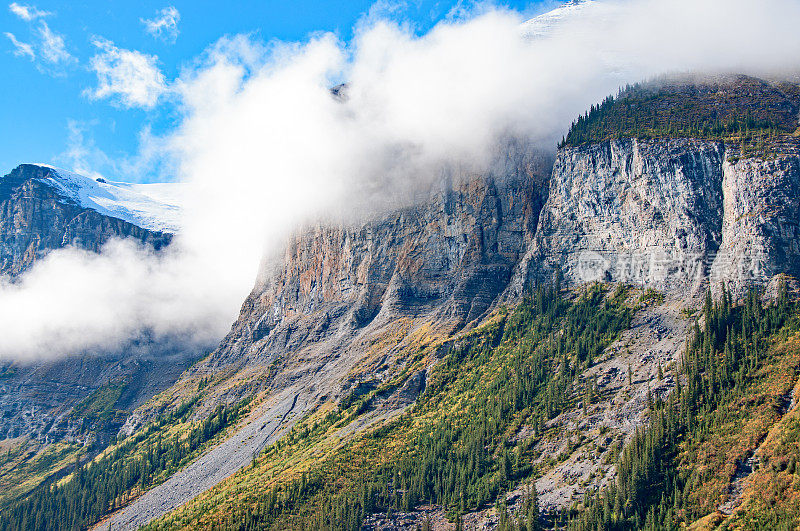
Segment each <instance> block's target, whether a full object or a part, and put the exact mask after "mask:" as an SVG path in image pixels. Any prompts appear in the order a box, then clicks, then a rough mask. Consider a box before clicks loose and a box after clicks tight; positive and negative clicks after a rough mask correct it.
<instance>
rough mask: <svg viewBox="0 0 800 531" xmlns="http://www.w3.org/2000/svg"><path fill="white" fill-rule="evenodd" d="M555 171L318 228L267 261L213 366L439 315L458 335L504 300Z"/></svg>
mask: <svg viewBox="0 0 800 531" xmlns="http://www.w3.org/2000/svg"><path fill="white" fill-rule="evenodd" d="M549 168H550V166H549V161H547V160H545V159H541V158H537V157H534V158H525V159H524V160H521V161H517V163H514V164H510V165H509V166H508V167H507V168H506V169H505V172H504V173H503V174H500V175H490V176H488V177H473V178H467V177H463V178H461V177H459V178H457V179H455V180H454V181H453V182H451V181H449V180H446V181H445V182H443V183H441V186H440V188H439V189H437V190H436V191H434V192H433V193H432V194H431V197H430V200H428V201H425V202H423V203H421V204H419V205H417V206H413V207H408V208H404V209H401V210H398V211H395V212H391V213H389V214H386V215H383V216H379V217H377V218H374V219H372V220H370V221H368V222H366V223H364V224H363V225H360V226H348V225H345V224H342V223H337V224H332V225H331V224H326V225H323V224H318V225H315V226H312V227H309V228H307V229H306V230H304V231H302V232H300V233H299V234H297V235H296V236H295V237H293V238H292V239H291V241H290V242H289V243H288V245H287V246H286V250H285V252H284V254H283V256H280V257H278V258H277V259H275V260H273V261H269V262H268V263H267V265H266V266H265V267H264V269H263V271H262V274H261V275H260V278H261V281H260V282H259V283H258V285H257V286H256V287H255V289H254V290H253V292H252V293H251V294H250V296H249V297H248V298H247V300H246V301H245V302H244V305H243V307H242V311H241V315H240V317H239V319H238V320H237V322H236V323H235V324H234V326H233V329H232V331H231V333H230V334H229V335H228V337H227V338H226V339H225V340H224V341H223V343H222V345H221V346H220V348H219V349H218V350H217V352H215V353H214V354H213V355H212V356H211V358H210V359H209V363H210V364H225V363H229V362H231V361H233V360H236V359H241V358H242V357H247V358H250V359H255V360H258V361H259V362H267V361H268V360H271V359H273V358H274V357H275V356H276V355H277V354H278V353H289V352H296V351H297V350H299V349H302V348H303V347H304V346H305V345H308V344H311V343H317V342H321V341H323V340H325V339H329V338H331V337H341V338H345V337H351V336H352V334H355V333H358V332H359V331H361V330H363V329H365V328H366V327H368V325H370V324H371V323H372V322H373V321H376V320H377V322H378V323H384V322H386V321H387V320H390V319H392V318H396V317H411V318H414V317H420V316H423V315H431V316H432V315H435V316H436V318H437V319H440V320H446V321H452V322H454V323H456V326H461V325H463V324H466V323H468V322H470V321H473V320H475V319H477V318H478V317H480V316H481V315H482V314H483V313H484V312H485V311H486V310H487V309H488V308H489V307H490V305H491V304H492V303H493V302H494V300H495V299H496V297H497V296H498V294H500V293H502V291H503V290H504V289H505V288H506V285H507V283H508V281H509V279H510V278H511V274H512V271H513V268H514V266H515V265H516V264H517V262H518V260H519V259H520V257H521V256H522V255H523V254H524V252H525V247H526V242H528V241H530V240H531V238H532V237H533V231H534V229H535V227H536V223H537V220H538V214H539V210H540V209H541V205H542V204H543V202H544V199H545V195H544V194H546V193H547V191H546V190H547V189H546V181H547V175H548V173H549Z"/></svg>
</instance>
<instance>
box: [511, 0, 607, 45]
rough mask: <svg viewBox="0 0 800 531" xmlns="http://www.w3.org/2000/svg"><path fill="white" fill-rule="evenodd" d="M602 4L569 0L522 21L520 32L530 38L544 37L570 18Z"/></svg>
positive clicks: (593, 1) (592, 0)
mask: <svg viewBox="0 0 800 531" xmlns="http://www.w3.org/2000/svg"><path fill="white" fill-rule="evenodd" d="M602 5H603V3H602V2H599V1H597V0H570V1H569V2H565V3H564V4H563V5H561V6H559V7H557V8H556V9H553V10H552V11H548V12H547V13H543V14H541V15H539V16H537V17H534V18H532V19H530V20H528V21H526V22H523V23H522V34H523V35H524V36H526V37H528V38H531V39H536V38H541V37H546V36H548V35H551V34H552V33H553V32H554V31H557V30H558V27H559V26H560V25H563V24H564V23H566V22H568V21H569V20H570V19H573V18H575V17H578V16H583V15H585V14H586V13H587V12H590V11H597V10H598V9H599V8H600V7H601V6H602Z"/></svg>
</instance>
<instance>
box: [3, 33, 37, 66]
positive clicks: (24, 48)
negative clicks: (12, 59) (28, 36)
mask: <svg viewBox="0 0 800 531" xmlns="http://www.w3.org/2000/svg"><path fill="white" fill-rule="evenodd" d="M5 36H6V37H8V39H9V40H10V41H11V44H13V45H14V55H16V56H17V57H28V58H30V60H31V61H33V60H34V59H35V58H36V54H35V53H34V52H33V46H31V45H30V44H28V43H25V42H20V41H19V40H17V38H16V37H15V36H14V34H13V33H10V32H8V31H7V32H5Z"/></svg>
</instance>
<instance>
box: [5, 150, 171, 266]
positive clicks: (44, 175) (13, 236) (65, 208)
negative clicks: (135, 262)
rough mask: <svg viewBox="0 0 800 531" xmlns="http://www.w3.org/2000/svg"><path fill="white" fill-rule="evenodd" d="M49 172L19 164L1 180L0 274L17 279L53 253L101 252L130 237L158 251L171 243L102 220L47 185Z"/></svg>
mask: <svg viewBox="0 0 800 531" xmlns="http://www.w3.org/2000/svg"><path fill="white" fill-rule="evenodd" d="M52 172H53V170H52V169H51V168H47V167H44V166H37V165H33V164H22V165H21V166H19V167H17V168H16V169H14V170H13V171H12V172H11V173H10V174H8V175H6V176H5V177H3V178H2V179H0V274H6V275H12V276H16V275H19V274H20V273H22V272H23V271H25V270H27V269H29V268H30V267H31V266H32V265H33V264H34V262H36V260H38V259H40V258H42V257H43V256H44V255H46V254H47V252H49V251H51V250H53V249H60V248H62V247H66V246H69V245H72V246H75V247H78V248H81V249H86V250H89V251H99V250H100V247H102V246H103V244H104V243H106V242H107V241H108V240H109V239H111V238H127V237H129V238H134V239H136V240H139V241H141V242H143V243H146V244H149V245H152V246H153V247H154V248H156V249H159V248H161V247H163V246H165V245H167V244H169V242H170V241H171V239H172V235H171V234H169V233H164V232H157V231H150V230H147V229H143V228H141V227H138V226H136V225H133V224H131V223H128V222H126V221H123V220H121V219H117V218H113V217H108V216H104V215H102V214H99V213H98V212H95V211H94V210H91V209H87V208H83V207H81V206H80V205H78V204H76V203H75V202H74V201H70V200H69V199H67V198H65V197H64V196H63V194H61V193H59V190H58V189H57V188H55V187H54V186H52V185H50V184H49V183H48V182H47V180H48V178H49V177H50V176H51V173H52Z"/></svg>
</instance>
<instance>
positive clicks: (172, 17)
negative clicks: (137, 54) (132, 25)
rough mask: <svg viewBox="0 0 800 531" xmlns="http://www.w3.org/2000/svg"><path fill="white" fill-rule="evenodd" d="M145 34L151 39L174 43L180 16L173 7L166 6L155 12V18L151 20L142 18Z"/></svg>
mask: <svg viewBox="0 0 800 531" xmlns="http://www.w3.org/2000/svg"><path fill="white" fill-rule="evenodd" d="M139 20H141V22H142V24H144V27H145V30H147V33H149V34H150V35H152V36H153V37H156V38H159V39H163V40H165V41H167V42H175V40H176V39H177V38H178V23H179V22H180V20H181V14H180V13H179V12H178V10H177V9H176V8H175V7H173V6H167V7H165V8H163V9H160V10H158V12H156V16H155V17H153V18H151V19H146V18H142V19H139Z"/></svg>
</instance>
